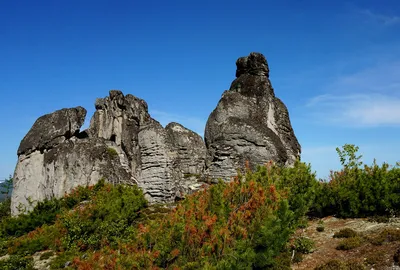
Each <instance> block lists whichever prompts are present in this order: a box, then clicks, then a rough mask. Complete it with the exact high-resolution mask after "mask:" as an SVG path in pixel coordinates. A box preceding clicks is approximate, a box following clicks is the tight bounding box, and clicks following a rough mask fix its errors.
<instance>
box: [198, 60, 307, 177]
mask: <svg viewBox="0 0 400 270" xmlns="http://www.w3.org/2000/svg"><path fill="white" fill-rule="evenodd" d="M236 66H237V70H236V77H237V78H236V79H235V80H234V81H233V82H232V84H231V87H230V89H229V90H228V91H225V92H224V93H223V95H222V98H221V100H220V101H219V103H218V105H217V107H216V108H215V110H214V111H213V112H212V113H211V115H210V117H209V118H208V121H207V125H206V130H205V142H206V146H207V150H208V153H207V161H206V164H207V173H208V175H209V177H210V178H212V179H216V178H223V179H226V180H229V179H230V177H232V176H234V175H236V173H237V169H239V168H243V167H244V166H245V163H246V162H249V164H250V166H251V167H253V168H254V167H255V166H257V165H260V164H263V163H266V162H268V161H270V160H271V161H274V162H277V163H280V164H284V165H291V164H293V163H294V162H295V160H296V159H297V158H299V157H300V145H299V143H298V141H297V139H296V137H295V135H294V132H293V129H292V126H291V124H290V120H289V113H288V110H287V108H286V106H285V105H284V104H283V102H282V101H281V100H279V99H278V98H277V97H275V94H274V89H273V88H272V86H271V82H270V80H269V68H268V64H267V61H266V59H265V57H264V56H263V55H262V54H259V53H251V54H250V55H249V56H247V57H241V58H239V59H238V60H237V62H236Z"/></svg>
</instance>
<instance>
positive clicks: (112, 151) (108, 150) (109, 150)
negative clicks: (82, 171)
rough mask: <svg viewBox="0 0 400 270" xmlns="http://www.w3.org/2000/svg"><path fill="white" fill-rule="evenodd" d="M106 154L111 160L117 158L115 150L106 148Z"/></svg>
mask: <svg viewBox="0 0 400 270" xmlns="http://www.w3.org/2000/svg"><path fill="white" fill-rule="evenodd" d="M107 152H108V154H109V155H110V157H111V158H114V157H117V156H118V152H117V150H115V149H114V148H112V147H108V148H107Z"/></svg>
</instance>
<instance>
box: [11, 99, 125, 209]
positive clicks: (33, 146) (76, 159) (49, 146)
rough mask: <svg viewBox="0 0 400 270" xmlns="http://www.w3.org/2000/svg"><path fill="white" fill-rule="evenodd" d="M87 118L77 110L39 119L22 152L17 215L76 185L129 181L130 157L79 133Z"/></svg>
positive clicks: (16, 176)
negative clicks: (124, 163)
mask: <svg viewBox="0 0 400 270" xmlns="http://www.w3.org/2000/svg"><path fill="white" fill-rule="evenodd" d="M85 115H86V110H85V109H83V108H82V107H77V108H71V109H62V110H59V111H56V112H54V113H52V114H47V115H44V116H42V117H40V118H39V119H38V120H36V122H35V123H34V125H33V126H32V128H31V130H30V131H29V132H28V134H27V135H26V136H25V137H24V139H23V140H22V142H21V144H20V147H19V149H18V163H17V166H16V169H15V173H14V188H13V192H12V198H11V210H12V214H13V215H16V214H18V213H19V212H20V211H29V210H31V209H32V208H33V207H34V206H35V204H36V203H37V202H39V201H43V200H44V199H46V198H47V199H49V198H53V197H62V196H63V195H64V194H65V193H68V192H70V191H71V190H72V189H73V188H75V187H77V186H80V185H83V186H87V185H93V184H95V183H97V182H98V181H99V180H100V179H101V178H103V177H104V178H106V179H108V181H110V182H113V183H126V182H129V179H130V174H131V173H130V171H129V170H126V169H125V168H124V167H123V166H122V165H121V161H123V160H124V159H126V157H124V155H123V153H121V155H119V156H116V155H113V154H112V153H115V152H114V151H110V149H111V148H116V145H115V144H113V143H112V142H106V141H105V140H103V139H99V138H87V137H86V136H85V134H84V133H79V129H80V127H81V126H82V124H83V121H84V119H85ZM82 137H83V138H82ZM85 137H86V138H85ZM122 163H123V162H122Z"/></svg>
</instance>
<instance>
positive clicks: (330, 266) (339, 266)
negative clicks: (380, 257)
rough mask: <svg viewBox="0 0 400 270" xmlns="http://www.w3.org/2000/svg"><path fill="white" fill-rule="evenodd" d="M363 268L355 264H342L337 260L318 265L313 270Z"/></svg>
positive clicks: (352, 269)
mask: <svg viewBox="0 0 400 270" xmlns="http://www.w3.org/2000/svg"><path fill="white" fill-rule="evenodd" d="M365 269H366V268H365V266H364V265H363V264H361V263H357V262H342V261H339V260H331V261H328V262H327V263H325V264H323V265H320V266H318V267H316V268H315V270H365Z"/></svg>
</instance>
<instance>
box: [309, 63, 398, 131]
mask: <svg viewBox="0 0 400 270" xmlns="http://www.w3.org/2000/svg"><path fill="white" fill-rule="evenodd" d="M323 91H324V92H325V93H327V94H322V95H318V96H315V97H313V98H311V99H310V100H309V101H308V103H307V105H306V109H307V111H308V112H309V113H310V114H311V116H312V117H315V118H316V119H318V120H319V121H321V122H323V123H325V124H335V125H341V126H352V127H376V126H400V61H394V62H386V61H384V62H377V64H375V65H374V66H370V67H367V68H364V69H362V70H360V71H358V72H355V73H353V74H348V75H341V76H338V77H337V78H336V79H335V80H333V82H332V83H330V84H328V85H327V86H325V87H324V89H323Z"/></svg>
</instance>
